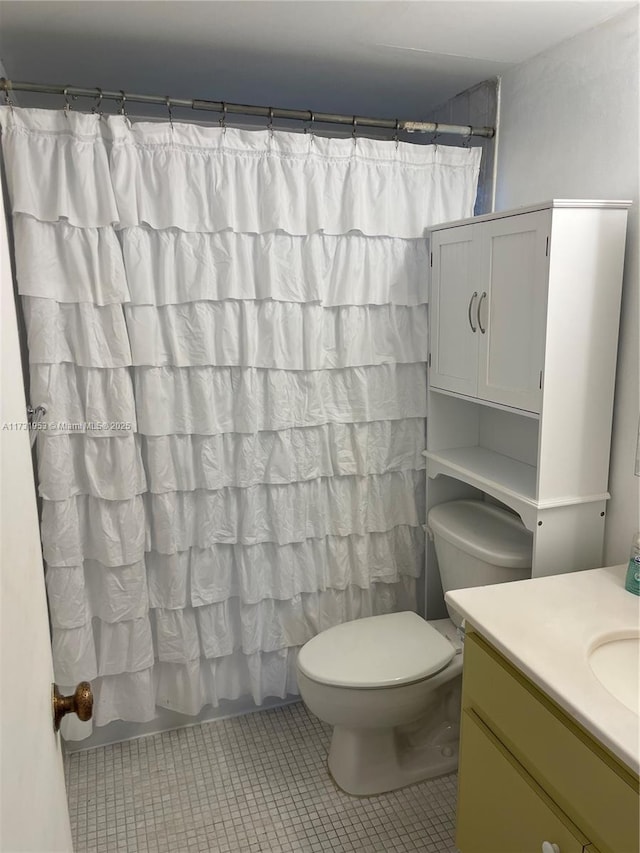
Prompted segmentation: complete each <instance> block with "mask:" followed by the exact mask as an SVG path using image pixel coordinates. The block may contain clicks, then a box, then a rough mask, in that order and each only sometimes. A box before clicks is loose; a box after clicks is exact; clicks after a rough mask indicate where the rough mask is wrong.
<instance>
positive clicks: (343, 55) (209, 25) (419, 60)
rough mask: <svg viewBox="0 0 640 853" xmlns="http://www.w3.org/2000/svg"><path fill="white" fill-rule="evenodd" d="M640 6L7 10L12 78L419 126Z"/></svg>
mask: <svg viewBox="0 0 640 853" xmlns="http://www.w3.org/2000/svg"><path fill="white" fill-rule="evenodd" d="M637 6H638V4H637V3H636V2H613V0H611V1H610V2H598V0H594V2H578V1H577V0H572V2H565V0H542V2H530V0H503V1H502V2H485V0H476V2H467V0H460V1H459V2H458V0H447V2H442V0H440V2H431V0H424V1H423V2H420V0H413V2H403V0H392V1H391V2H388V1H387V2H376V1H375V0H360V2H351V0H330V2H327V1H326V0H324V2H315V0H289V2H273V0H233V2H225V0H210V2H188V1H187V0H184V2H173V1H172V0H162V2H157V0H135V2H132V0H128V2H107V0H102V1H101V2H89V0H84V2H66V0H65V2H61V0H47V2H41V0H33V2H31V1H29V2H27V0H7V2H4V1H3V0H0V61H1V62H2V63H3V65H4V68H5V71H6V74H7V76H9V77H10V78H13V79H14V80H31V81H34V82H40V83H45V82H46V83H55V84H61V85H63V84H66V85H77V86H86V87H94V86H100V87H102V88H103V89H118V90H120V89H124V90H125V91H129V92H133V91H137V92H141V93H145V94H169V95H172V96H174V97H183V98H193V97H196V98H207V99H211V100H225V101H228V102H236V103H249V104H261V105H265V106H266V105H273V106H276V107H289V108H297V109H310V110H315V111H324V112H340V113H346V114H349V115H352V114H354V113H357V114H360V115H374V116H381V117H386V118H395V117H399V118H401V119H403V118H404V119H414V120H419V119H422V118H427V117H428V114H429V112H430V110H431V109H432V108H434V107H436V106H437V105H439V104H441V103H443V102H444V101H446V100H448V99H449V98H450V97H452V96H454V95H456V94H457V93H459V92H461V91H463V90H465V89H467V88H469V87H470V86H473V85H474V84H476V83H479V82H481V81H482V80H485V79H487V78H489V77H494V76H497V75H500V74H502V73H503V72H504V71H505V70H506V69H508V68H509V67H510V66H512V65H514V64H517V63H520V62H523V61H524V60H527V59H529V58H530V57H532V56H534V55H536V54H538V53H540V52H541V51H544V50H546V49H547V48H549V47H551V46H553V45H555V44H558V43H559V42H561V41H564V40H565V39H568V38H571V37H572V36H574V35H576V34H577V33H579V32H582V31H584V30H587V29H589V28H591V27H594V26H597V25H598V24H600V23H602V22H603V21H605V20H607V19H608V18H611V17H613V16H615V15H618V14H620V13H622V12H624V11H625V10H628V9H631V8H633V7H636V8H637ZM19 100H20V103H22V104H24V105H39V106H52V105H53V104H54V103H55V98H52V97H43V96H37V97H36V96H30V97H29V96H26V95H20V96H19ZM151 109H153V108H151ZM136 112H137V113H142V112H143V108H140V109H136Z"/></svg>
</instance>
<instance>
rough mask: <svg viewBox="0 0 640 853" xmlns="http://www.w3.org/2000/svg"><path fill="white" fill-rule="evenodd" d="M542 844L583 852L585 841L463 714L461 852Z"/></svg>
mask: <svg viewBox="0 0 640 853" xmlns="http://www.w3.org/2000/svg"><path fill="white" fill-rule="evenodd" d="M465 663H466V662H465ZM545 841H546V842H547V845H548V846H546V847H545V848H544V849H545V850H548V849H553V846H552V845H554V844H555V845H557V847H558V849H559V850H560V851H561V853H583V850H584V849H585V847H586V845H588V843H589V842H588V840H587V839H586V838H585V837H584V836H583V835H582V833H581V832H580V830H579V829H578V828H577V827H576V826H575V825H574V824H573V823H571V821H570V820H569V819H568V818H567V816H566V815H565V814H564V813H563V812H562V811H560V809H559V808H558V807H557V806H556V805H555V804H554V803H553V801H552V800H551V799H550V798H549V797H548V796H547V794H545V792H544V791H543V790H542V788H540V786H539V785H538V784H537V783H536V782H535V781H534V780H533V779H532V777H531V776H530V775H529V774H528V773H527V771H526V770H525V769H524V768H523V767H522V765H520V764H519V763H518V762H517V761H516V760H515V758H514V757H513V756H512V755H511V753H510V752H508V751H507V750H506V749H505V747H504V746H503V744H501V743H500V741H499V740H498V739H497V738H496V737H495V736H494V735H493V733H492V732H491V731H490V730H489V729H488V728H487V726H485V725H484V723H483V722H482V721H481V720H480V719H479V717H477V716H476V715H475V714H474V713H473V711H468V710H465V711H464V712H463V714H462V734H461V740H460V772H459V781H458V819H457V832H456V844H457V845H458V847H459V848H460V851H461V853H541V851H542V850H543V843H544V842H545ZM586 849H587V850H589V851H591V850H592V849H593V848H590V847H586Z"/></svg>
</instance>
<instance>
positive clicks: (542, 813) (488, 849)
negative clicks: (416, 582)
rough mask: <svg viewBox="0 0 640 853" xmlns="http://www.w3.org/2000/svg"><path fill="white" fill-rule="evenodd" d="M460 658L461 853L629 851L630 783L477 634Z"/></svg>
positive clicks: (639, 846) (639, 824) (638, 812)
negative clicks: (461, 666)
mask: <svg viewBox="0 0 640 853" xmlns="http://www.w3.org/2000/svg"><path fill="white" fill-rule="evenodd" d="M464 655H465V659H464V673H463V688H462V729H461V744H460V768H459V783H458V785H459V787H458V818H457V834H456V843H457V846H458V848H459V849H460V851H461V853H583V851H585V853H638V851H639V850H640V839H639V834H640V799H639V786H638V777H637V776H634V774H633V773H632V772H631V771H630V770H629V768H627V767H625V766H624V765H623V764H621V763H620V762H619V761H618V759H617V758H615V757H614V756H612V755H611V753H609V752H608V751H607V750H606V749H605V748H604V747H603V746H602V745H601V744H599V743H598V742H597V741H595V740H594V739H593V738H592V737H591V736H590V735H589V734H588V733H587V732H585V731H584V729H582V728H581V727H580V726H579V725H578V724H577V723H576V722H575V721H574V720H572V719H571V718H570V717H569V716H568V715H567V714H566V713H565V712H564V711H563V710H562V709H560V708H559V707H558V706H557V705H556V704H555V703H554V702H552V700H551V699H549V698H548V697H547V696H546V695H545V694H544V693H542V692H541V691H540V690H539V689H538V688H537V687H536V686H535V685H533V684H532V683H531V682H530V681H529V680H528V679H527V678H526V677H525V676H524V675H523V674H522V673H521V672H520V671H519V670H517V669H516V668H515V667H514V666H513V665H512V664H510V663H509V662H508V661H507V660H506V659H505V658H504V657H503V656H502V655H501V654H499V653H498V652H497V651H496V650H495V649H494V648H492V647H491V646H490V645H489V643H487V642H486V641H485V640H484V639H483V638H482V636H481V635H479V634H478V633H475V632H473V631H471V632H469V633H467V637H466V640H465V650H464ZM554 845H555V846H554Z"/></svg>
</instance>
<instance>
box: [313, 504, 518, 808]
mask: <svg viewBox="0 0 640 853" xmlns="http://www.w3.org/2000/svg"><path fill="white" fill-rule="evenodd" d="M460 505H463V506H460ZM436 510H437V512H436ZM429 527H430V529H431V530H432V531H433V534H434V540H435V545H436V553H437V556H438V561H439V569H440V575H441V579H442V586H443V589H445V591H446V590H447V589H454V588H460V587H461V586H478V585H485V584H488V583H500V582H503V581H511V580H517V579H520V578H522V577H525V576H526V577H528V576H529V574H530V567H531V550H532V541H531V535H530V534H529V533H528V532H527V531H526V530H525V528H524V526H523V525H522V523H521V522H520V521H519V519H517V517H515V516H512V515H511V514H510V513H507V512H505V511H504V510H501V509H499V508H498V507H493V506H489V505H487V504H485V503H483V502H481V501H453V502H451V503H448V504H442V505H440V506H438V507H434V509H432V510H431V513H430V514H429ZM469 539H471V541H469ZM443 544H444V547H443ZM461 559H462V565H461V564H460V560H461ZM492 561H493V562H492ZM527 564H528V565H527ZM461 578H462V581H461ZM450 616H451V617H452V618H451V619H440V620H436V621H432V622H427V621H425V620H424V619H422V618H421V617H420V616H418V615H417V614H416V613H413V612H410V611H405V612H401V613H389V614H385V615H382V616H370V617H366V618H364V619H358V620H355V621H353V622H346V623H343V624H341V625H336V626H334V627H333V628H329V629H327V630H326V631H322V632H321V633H320V634H318V635H317V636H316V637H313V639H311V640H309V642H307V643H306V644H305V645H304V646H303V647H302V649H301V650H300V654H299V656H298V663H297V676H298V687H299V689H300V694H301V696H302V700H303V701H304V703H305V705H306V706H307V707H308V708H309V710H310V711H311V712H312V713H314V714H315V715H316V716H317V717H319V718H320V719H321V720H323V721H324V722H326V723H329V724H330V725H332V726H333V727H334V729H333V735H332V739H331V747H330V750H329V760H328V764H329V771H330V773H331V775H332V776H333V778H334V780H335V782H336V783H337V785H338V786H339V787H340V788H342V789H343V790H344V791H346V792H347V793H349V794H356V795H360V796H367V795H371V794H379V793H383V792H385V791H392V790H395V789H396V788H401V787H403V786H405V785H409V784H412V783H414V782H418V781H422V780H424V779H429V778H432V777H434V776H440V775H443V774H445V773H450V772H452V771H454V770H455V769H456V768H457V764H458V739H459V724H460V697H461V681H462V679H461V673H462V640H461V632H458V630H457V628H456V624H458V625H459V624H460V621H461V620H460V617H459V616H458V615H457V614H456V613H455V612H453V611H450Z"/></svg>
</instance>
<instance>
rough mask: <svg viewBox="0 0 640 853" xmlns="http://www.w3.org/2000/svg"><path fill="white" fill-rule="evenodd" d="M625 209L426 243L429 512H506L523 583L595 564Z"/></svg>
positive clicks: (594, 206) (564, 211)
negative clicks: (526, 540) (527, 560)
mask: <svg viewBox="0 0 640 853" xmlns="http://www.w3.org/2000/svg"><path fill="white" fill-rule="evenodd" d="M629 205H630V202H627V201H572V200H555V201H551V202H546V203H543V204H539V205H534V206H531V207H527V208H522V209H519V210H513V211H506V212H502V213H496V214H488V215H485V216H480V217H476V218H473V219H468V220H463V221H460V222H453V223H445V224H442V225H439V226H437V227H436V228H434V229H432V231H431V234H430V238H431V287H430V300H429V310H430V341H431V343H430V356H429V420H428V428H427V451H426V454H425V455H426V457H427V474H428V479H427V508H428V509H429V508H430V507H431V506H434V505H435V504H438V503H442V502H443V501H445V500H454V499H456V498H461V497H481V496H482V495H489V496H491V497H492V498H495V499H496V500H498V501H500V502H502V503H504V504H505V505H506V506H508V507H510V508H511V509H513V510H514V511H515V512H517V513H518V515H520V516H521V518H522V520H523V522H524V524H525V526H526V527H527V528H528V529H529V530H531V531H532V532H533V534H534V548H533V567H532V574H533V576H538V575H544V574H555V573H558V572H565V571H573V570H576V569H584V568H592V567H595V566H599V565H601V564H602V558H603V553H602V550H603V541H604V519H605V513H606V501H607V499H608V498H609V497H610V495H609V492H608V477H609V451H610V444H611V422H612V414H613V394H614V383H615V367H616V356H617V344H618V325H619V320H620V297H621V289H622V270H623V260H624V247H625V236H626V224H627V209H628V207H629ZM427 555H428V557H427V600H428V601H429V599H431V601H432V602H433V601H434V600H435V601H436V602H437V601H438V598H439V595H440V594H441V593H440V592H439V580H438V577H437V571H436V570H435V566H436V563H435V552H434V550H433V548H432V547H429V548H428V549H427ZM429 610H430V613H429V615H430V616H431V615H434V613H435V615H437V614H438V612H439V610H440V608H439V607H438V606H436V607H435V610H434V608H433V607H430V608H429Z"/></svg>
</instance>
